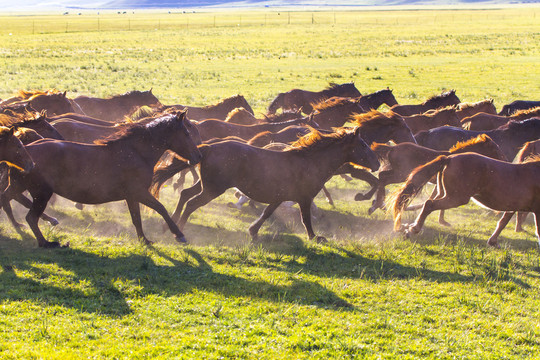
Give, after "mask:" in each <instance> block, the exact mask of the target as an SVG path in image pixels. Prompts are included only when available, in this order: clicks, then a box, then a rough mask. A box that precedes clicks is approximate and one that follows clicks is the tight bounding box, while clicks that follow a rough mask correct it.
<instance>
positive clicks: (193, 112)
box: [168, 95, 253, 121]
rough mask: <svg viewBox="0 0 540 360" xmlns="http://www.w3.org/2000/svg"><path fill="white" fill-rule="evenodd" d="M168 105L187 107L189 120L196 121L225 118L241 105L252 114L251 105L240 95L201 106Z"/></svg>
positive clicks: (180, 107)
mask: <svg viewBox="0 0 540 360" xmlns="http://www.w3.org/2000/svg"><path fill="white" fill-rule="evenodd" d="M168 107H172V108H175V109H180V110H183V109H187V110H188V114H189V118H190V119H191V120H197V121H202V120H206V119H219V120H225V119H226V118H227V114H229V112H231V111H232V110H234V109H236V108H239V107H242V108H244V109H246V110H247V111H248V112H250V113H251V114H253V109H252V108H251V106H249V104H248V102H247V100H246V99H245V98H244V97H243V96H242V95H235V96H231V97H229V98H226V99H223V100H221V101H220V102H218V103H217V104H213V105H207V106H203V107H198V106H184V105H172V106H168Z"/></svg>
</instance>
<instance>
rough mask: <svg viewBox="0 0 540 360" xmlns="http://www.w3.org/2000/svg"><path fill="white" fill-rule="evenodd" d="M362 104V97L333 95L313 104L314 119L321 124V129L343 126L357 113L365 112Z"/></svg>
mask: <svg viewBox="0 0 540 360" xmlns="http://www.w3.org/2000/svg"><path fill="white" fill-rule="evenodd" d="M364 112H366V111H365V109H364V108H363V107H362V106H360V98H345V97H337V96H335V97H332V98H330V99H326V100H323V101H321V102H319V103H317V104H313V112H312V115H313V120H314V121H315V122H316V123H317V124H319V128H320V129H324V130H330V131H331V130H332V128H335V127H341V126H343V125H344V124H345V123H346V122H347V121H349V120H350V118H351V117H352V116H353V115H354V114H357V113H364Z"/></svg>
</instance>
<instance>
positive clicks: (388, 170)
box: [363, 134, 507, 226]
mask: <svg viewBox="0 0 540 360" xmlns="http://www.w3.org/2000/svg"><path fill="white" fill-rule="evenodd" d="M372 149H373V151H374V152H375V154H377V157H378V158H379V160H380V161H381V162H382V164H383V165H382V168H381V170H380V171H379V182H378V185H377V189H376V190H377V192H376V198H375V200H373V204H372V206H371V208H370V209H369V210H368V212H369V214H371V213H373V212H374V211H375V210H377V209H381V208H382V207H383V206H384V197H385V187H386V186H387V185H389V184H396V183H400V182H403V181H406V180H407V176H408V175H409V174H410V173H411V172H412V171H413V170H414V169H415V168H417V167H418V166H421V165H423V164H426V163H428V162H430V161H432V160H433V159H435V158H436V157H438V156H440V155H447V156H448V155H452V154H461V153H464V152H475V153H478V154H481V155H484V156H487V157H490V158H493V159H498V160H503V161H507V159H506V157H505V156H504V155H503V153H502V152H501V150H500V149H499V146H498V145H497V144H496V143H495V142H494V141H493V140H491V139H490V138H489V137H488V136H487V135H485V134H482V135H479V136H477V137H476V138H473V139H470V140H468V141H466V142H463V143H457V144H456V145H455V146H454V147H452V148H451V149H450V150H449V151H437V150H432V149H429V148H426V147H423V146H420V145H416V144H412V143H401V144H397V145H395V146H389V145H385V144H375V145H374V146H372ZM372 194H373V193H371V194H369V193H368V194H366V195H365V196H363V197H364V198H366V197H369V196H371V195H372ZM439 223H440V224H442V225H446V226H449V225H450V224H449V223H448V222H446V221H445V220H444V212H443V211H441V214H440V216H439Z"/></svg>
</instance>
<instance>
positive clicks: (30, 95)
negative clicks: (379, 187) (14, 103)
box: [17, 89, 61, 100]
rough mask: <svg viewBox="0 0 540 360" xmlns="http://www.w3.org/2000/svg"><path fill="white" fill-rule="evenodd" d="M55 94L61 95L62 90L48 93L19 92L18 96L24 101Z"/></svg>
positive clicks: (51, 90)
mask: <svg viewBox="0 0 540 360" xmlns="http://www.w3.org/2000/svg"><path fill="white" fill-rule="evenodd" d="M54 94H61V92H60V90H57V89H48V90H46V91H41V90H22V89H21V90H18V91H17V96H18V97H20V98H21V99H22V100H31V99H32V98H34V97H35V96H39V95H45V96H46V95H54Z"/></svg>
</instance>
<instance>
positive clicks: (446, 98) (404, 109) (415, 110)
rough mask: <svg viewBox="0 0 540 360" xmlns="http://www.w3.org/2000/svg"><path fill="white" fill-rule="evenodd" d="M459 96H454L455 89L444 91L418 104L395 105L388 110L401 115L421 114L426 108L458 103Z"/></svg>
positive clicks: (430, 108)
mask: <svg viewBox="0 0 540 360" xmlns="http://www.w3.org/2000/svg"><path fill="white" fill-rule="evenodd" d="M459 103H460V101H459V98H458V97H457V96H456V91H455V90H450V91H446V92H444V93H442V94H440V95H435V96H432V97H430V98H429V99H427V100H426V101H424V102H423V103H422V104H419V105H395V106H392V107H391V108H390V110H392V111H394V112H396V113H398V114H400V115H402V116H411V115H414V114H422V113H425V112H426V111H428V110H432V109H438V108H440V107H446V106H449V105H457V104H459Z"/></svg>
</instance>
